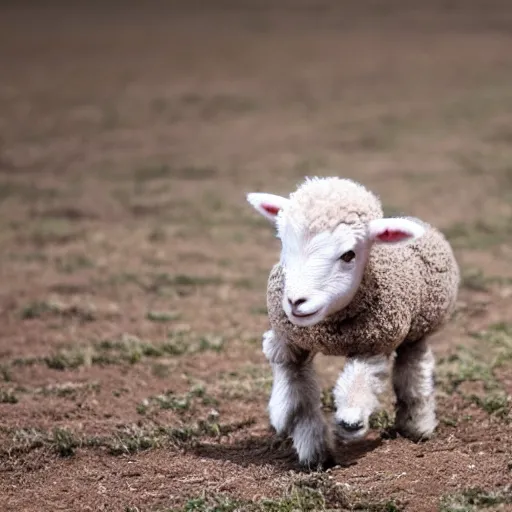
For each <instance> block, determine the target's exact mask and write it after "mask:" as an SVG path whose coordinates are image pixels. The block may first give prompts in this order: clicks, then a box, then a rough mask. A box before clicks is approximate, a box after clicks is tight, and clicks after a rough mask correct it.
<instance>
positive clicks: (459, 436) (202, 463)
mask: <svg viewBox="0 0 512 512" xmlns="http://www.w3.org/2000/svg"><path fill="white" fill-rule="evenodd" d="M44 3H45V5H44V6H43V5H42V2H41V3H38V2H28V1H22V2H2V4H1V5H0V63H1V71H0V277H1V283H2V286H1V287H0V319H1V320H0V321H1V333H0V402H1V403H0V509H1V510H2V511H6V512H7V511H16V512H23V511H38V512H44V511H52V512H53V511H57V510H63V511H75V510H76V511H86V510H87V511H125V512H136V511H139V512H140V511H161V512H164V511H168V512H169V511H181V512H185V511H212V512H213V511H217V512H229V511H235V510H239V511H253V510H254V511H256V510H257V511H275V512H280V511H302V510H309V511H322V510H368V511H374V512H377V511H382V512H384V511H388V512H392V511H413V512H423V511H437V510H439V511H444V512H464V511H473V510H482V509H485V510H500V511H504V510H512V489H511V487H510V484H511V483H512V427H511V422H510V420H511V412H510V411H511V405H512V399H511V394H512V368H511V366H512V320H511V317H510V314H511V311H512V266H511V265H510V261H511V257H512V243H511V242H512V202H511V199H512V87H511V83H512V4H511V3H510V2H507V1H505V0H503V1H501V2H500V1H496V0H491V1H484V0H481V1H480V2H477V1H465V2H463V1H462V0H461V1H441V0H435V1H434V2H418V1H416V0H413V1H407V2H406V1H405V0H402V1H399V0H391V1H388V2H385V1H378V0H373V1H361V2H351V3H349V2H336V1H334V0H332V1H327V0H325V1H324V0H319V1H317V2H313V1H312V0H311V1H305V0H299V1H295V2H292V1H291V0H276V1H273V2H271V1H266V0H260V1H257V0H242V1H238V2H235V1H228V0H225V1H221V0H212V1H210V2H201V3H200V2H198V1H192V2H185V1H182V2H172V1H169V2H161V3H157V2H144V3H143V2H140V3H127V2H125V3H121V2H114V1H110V2H103V3H100V2H90V3H86V2H83V3H82V4H79V3H78V2H76V5H73V3H72V2H71V3H70V2H67V3H65V2H62V3H60V4H59V3H57V2H44ZM143 4H144V5H143ZM312 175H318V176H328V175H339V176H345V177H350V178H353V179H356V180H359V181H361V182H363V183H364V184H365V185H367V186H368V187H370V188H371V189H372V190H374V191H376V192H377V193H379V194H380V195H381V197H382V200H383V202H384V204H385V206H386V210H387V212H388V213H390V214H392V213H402V212H405V213H407V214H410V215H415V216H419V217H422V218H424V219H425V220H427V221H429V222H431V223H434V224H435V225H437V226H439V227H440V228H441V229H442V230H443V231H444V233H445V234H446V235H447V237H448V238H449V239H450V240H451V241H452V242H453V245H454V248H455V250H456V254H457V257H458V260H459V262H460V265H461V268H462V274H463V279H462V284H461V291H460V300H459V302H458V307H457V313H456V315H455V316H454V318H453V320H452V321H451V323H450V324H449V325H448V327H447V328H446V329H445V330H444V331H443V332H441V333H439V334H438V335H436V336H435V338H434V339H433V340H432V343H433V347H434V350H435V354H436V358H437V360H438V371H437V381H438V382H437V384H438V387H437V389H438V412H439V420H440V425H439V428H438V431H437V434H436V436H435V438H434V439H432V440H430V441H427V442H424V443H420V444H415V443H412V442H411V441H408V440H405V439H402V438H396V437H394V436H392V435H389V429H388V427H389V426H390V425H391V424H392V416H393V403H392V397H391V395H389V396H388V397H387V398H386V400H385V408H384V411H383V412H381V413H379V414H378V415H376V416H375V418H374V419H373V422H372V425H373V429H372V432H371V435H370V436H369V438H368V439H366V440H365V441H362V442H360V443H358V444H356V445H353V446H343V445H341V444H340V446H339V447H338V448H339V449H338V462H339V465H338V466H337V467H335V468H334V469H332V470H329V471H327V472H324V473H317V472H314V471H313V472H307V471H302V470H301V468H299V467H298V465H297V464H296V462H295V459H294V457H293V453H292V452H291V450H290V444H289V441H287V440H284V441H283V440H279V439H276V437H275V436H274V434H273V433H272V432H271V430H270V428H269V426H268V416H267V413H266V402H267V400H268V395H269V391H270V386H271V375H270V371H269V367H268V365H267V364H266V361H265V359H264V357H263V355H262V353H261V335H262V333H263V332H264V331H265V330H266V328H267V318H266V310H265V286H266V278H267V275H268V272H269V270H270V268H271V266H272V265H273V263H274V262H275V261H276V258H277V257H278V253H279V245H278V240H276V239H275V237H274V233H273V232H272V229H271V227H270V226H269V225H268V224H267V223H266V222H265V221H264V220H263V219H260V218H258V216H257V214H256V213H255V212H253V211H252V210H251V209H250V207H249V205H248V204H247V203H246V202H245V194H246V193H247V192H250V191H268V192H273V193H279V194H287V193H289V192H291V191H292V190H293V189H294V188H295V186H296V185H297V184H298V183H299V182H300V181H301V180H302V179H303V177H304V176H312ZM342 365H343V361H342V360H341V359H335V358H327V357H319V358H318V360H317V366H318V369H319V373H320V376H321V379H322V386H323V387H324V389H325V393H324V406H325V410H326V414H330V413H331V403H332V402H331V398H330V389H331V387H332V385H333V384H334V382H335V379H336V377H337V374H338V372H339V371H340V370H341V369H342Z"/></svg>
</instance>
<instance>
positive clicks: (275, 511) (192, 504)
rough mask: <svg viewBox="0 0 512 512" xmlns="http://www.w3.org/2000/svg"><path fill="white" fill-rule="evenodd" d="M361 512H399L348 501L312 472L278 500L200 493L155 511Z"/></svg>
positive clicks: (337, 488)
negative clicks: (253, 499)
mask: <svg viewBox="0 0 512 512" xmlns="http://www.w3.org/2000/svg"><path fill="white" fill-rule="evenodd" d="M335 510H364V511H367V512H400V510H401V509H400V508H399V506H398V505H396V504H395V503H394V502H392V501H387V502H382V503H371V502H366V501H361V500H360V499H358V498H352V497H351V496H350V495H349V494H348V492H347V491H346V490H345V489H344V488H343V486H342V484H340V483H337V482H335V481H334V480H333V479H332V478H329V477H328V476H327V475H325V474H321V473H316V474H312V475H311V476H310V477H307V478H301V479H297V480H295V481H294V482H292V483H291V484H290V485H289V486H287V487H286V488H285V489H283V495H282V496H281V497H279V498H274V499H271V498H263V499H260V500H258V501H249V500H242V499H238V498H234V497H232V496H229V495H226V494H214V493H208V492H204V493H202V494H201V495H200V496H197V497H194V498H189V499H188V500H187V501H186V502H185V503H184V504H183V505H182V506H181V507H176V508H167V509H165V508H164V509H160V511H159V512H240V511H244V512H334V511H335Z"/></svg>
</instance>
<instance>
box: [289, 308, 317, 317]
mask: <svg viewBox="0 0 512 512" xmlns="http://www.w3.org/2000/svg"><path fill="white" fill-rule="evenodd" d="M319 311H320V310H319V309H317V310H316V311H313V312H312V313H292V316H294V317H295V318H311V317H312V316H315V315H317V314H318V313H319Z"/></svg>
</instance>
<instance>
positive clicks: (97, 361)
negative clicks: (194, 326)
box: [11, 331, 225, 370]
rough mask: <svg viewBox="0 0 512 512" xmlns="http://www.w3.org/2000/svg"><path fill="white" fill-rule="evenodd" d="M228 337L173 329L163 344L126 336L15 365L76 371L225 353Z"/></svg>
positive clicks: (16, 360)
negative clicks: (94, 366) (183, 356)
mask: <svg viewBox="0 0 512 512" xmlns="http://www.w3.org/2000/svg"><path fill="white" fill-rule="evenodd" d="M224 344H225V340H224V338H222V337H220V336H215V335H210V334H204V335H199V336H195V335H191V334H190V333H187V332H181V331H177V332H171V333H169V337H168V339H167V340H166V341H164V342H163V343H152V342H148V341H145V340H141V339H139V338H138V337H136V336H131V335H128V334H125V335H123V336H122V337H121V338H120V339H118V340H102V341H99V342H97V343H94V344H91V345H80V346H75V347H70V348H62V349H60V350H58V351H56V352H55V353H53V354H50V355H48V356H43V357H25V358H17V359H14V360H13V361H12V362H11V365H13V366H31V365H34V364H45V365H46V366H47V367H48V368H51V369H53V370H74V369H77V368H79V367H81V366H91V365H110V364H135V363H138V362H139V361H141V360H142V359H144V358H161V357H173V356H181V355H185V354H195V353H200V352H206V351H213V352H221V351H222V350H223V348H224Z"/></svg>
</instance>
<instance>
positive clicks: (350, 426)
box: [338, 420, 364, 432]
mask: <svg viewBox="0 0 512 512" xmlns="http://www.w3.org/2000/svg"><path fill="white" fill-rule="evenodd" d="M338 425H339V426H340V427H341V428H343V430H346V431H347V432H357V431H358V430H361V429H362V428H363V427H364V424H363V422H362V421H357V422H356V423H349V422H347V421H343V420H341V421H339V422H338Z"/></svg>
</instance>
